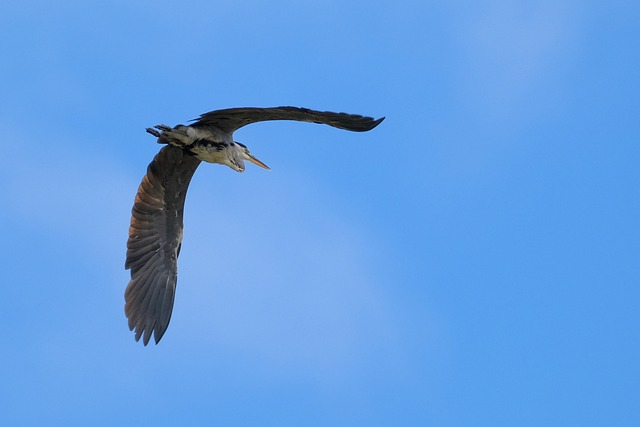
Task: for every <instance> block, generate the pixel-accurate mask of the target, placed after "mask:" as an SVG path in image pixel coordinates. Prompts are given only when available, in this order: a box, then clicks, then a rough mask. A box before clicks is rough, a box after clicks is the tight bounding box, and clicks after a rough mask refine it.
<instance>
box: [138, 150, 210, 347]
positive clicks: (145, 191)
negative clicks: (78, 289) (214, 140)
mask: <svg viewBox="0 0 640 427" xmlns="http://www.w3.org/2000/svg"><path fill="white" fill-rule="evenodd" d="M199 164H200V160H198V159H196V158H195V157H193V156H192V155H191V154H189V153H187V152H185V151H184V150H182V149H181V148H178V147H174V146H166V147H164V148H162V149H161V150H160V152H159V153H158V154H157V155H156V156H155V157H154V159H153V161H152V162H151V163H150V164H149V167H148V169H147V174H146V175H145V176H144V178H143V179H142V183H141V184H140V187H139V188H138V193H137V194H136V199H135V202H134V204H133V209H132V211H131V225H130V227H129V240H128V241H127V261H126V264H125V268H127V269H130V270H131V280H130V281H129V285H128V286H127V290H126V291H125V314H126V315H127V318H128V319H129V329H131V330H134V329H135V334H136V335H135V336H136V341H138V340H139V339H140V337H141V336H143V342H144V345H147V344H148V342H149V339H150V338H151V334H152V332H153V336H154V339H155V342H156V344H157V343H158V342H159V341H160V339H161V338H162V335H163V334H164V333H165V331H166V330H167V326H169V320H170V319H171V312H172V310H173V300H174V296H175V290H176V281H177V275H178V268H177V261H178V254H179V252H180V244H181V243H182V218H183V210H184V201H185V197H186V195H187V189H188V187H189V182H190V181H191V177H193V174H194V173H195V171H196V169H197V168H198V165H199Z"/></svg>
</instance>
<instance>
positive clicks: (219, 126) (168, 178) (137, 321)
mask: <svg viewBox="0 0 640 427" xmlns="http://www.w3.org/2000/svg"><path fill="white" fill-rule="evenodd" d="M268 120H295V121H300V122H310V123H318V124H325V125H329V126H333V127H335V128H339V129H345V130H350V131H354V132H366V131H369V130H371V129H373V128H375V127H376V126H377V125H378V124H380V122H382V120H384V117H383V118H381V119H378V120H374V119H373V118H371V117H364V116H359V115H354V114H346V113H332V112H322V111H314V110H309V109H306V108H297V107H274V108H229V109H225V110H216V111H211V112H208V113H205V114H202V115H200V117H199V118H198V119H195V120H193V121H192V122H193V123H191V124H190V125H178V126H175V127H170V126H166V125H157V126H155V127H154V128H148V129H147V132H148V133H150V134H151V135H153V136H155V137H157V138H158V140H157V141H158V143H159V144H165V145H166V146H165V147H163V148H162V149H161V150H160V152H159V153H158V154H157V155H156V156H155V157H154V159H153V161H152V162H151V163H150V164H149V167H148V168H147V174H146V175H145V176H144V178H142V183H141V184H140V187H139V188H138V193H137V194H136V197H135V202H134V204H133V209H132V211H131V224H130V226H129V240H128V241H127V260H126V263H125V268H126V269H130V270H131V280H130V281H129V284H128V285H127V289H126V291H125V308H124V310H125V314H126V316H127V318H128V320H129V329H130V330H132V331H133V330H134V329H135V339H136V341H138V340H140V338H141V337H142V338H143V343H144V345H147V344H148V343H149V339H150V338H151V335H152V333H153V337H154V340H155V342H156V344H157V343H158V342H159V341H160V339H161V338H162V336H163V335H164V333H165V331H166V330H167V326H168V325H169V320H170V319H171V312H172V311H173V301H174V297H175V291H176V282H177V277H178V264H177V262H178V255H179V254H180V246H181V244H182V230H183V226H182V217H183V209H184V201H185V197H186V195H187V189H188V187H189V182H190V181H191V177H192V176H193V174H194V173H195V171H196V169H197V168H198V166H199V165H200V162H203V161H204V162H209V163H219V164H222V165H227V166H229V167H230V168H231V169H233V170H235V171H237V172H243V171H244V169H245V161H247V162H251V163H254V164H256V165H258V166H260V167H262V168H265V169H269V167H268V166H267V165H265V164H264V163H262V162H261V161H260V160H258V159H257V158H256V157H255V156H253V154H251V152H250V151H249V149H248V148H247V147H246V146H245V145H243V144H241V143H239V142H237V141H234V140H233V132H234V131H236V130H237V129H240V128H241V127H243V126H246V125H248V124H251V123H256V122H262V121H268Z"/></svg>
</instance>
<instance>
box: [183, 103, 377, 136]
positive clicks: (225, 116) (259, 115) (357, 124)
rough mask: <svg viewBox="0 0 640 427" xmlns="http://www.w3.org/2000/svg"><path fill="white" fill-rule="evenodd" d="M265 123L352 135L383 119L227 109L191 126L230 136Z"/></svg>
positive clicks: (298, 110) (292, 110)
mask: <svg viewBox="0 0 640 427" xmlns="http://www.w3.org/2000/svg"><path fill="white" fill-rule="evenodd" d="M267 120H295V121H299V122H310V123H319V124H325V125H329V126H333V127H336V128H339V129H346V130H350V131H354V132H365V131H368V130H371V129H373V128H374V127H376V126H378V124H380V122H382V121H383V120H384V117H382V118H381V119H378V120H374V119H373V118H371V117H364V116H359V115H356V114H347V113H332V112H330V111H315V110H309V109H308V108H298V107H273V108H253V107H247V108H228V109H226V110H215V111H210V112H208V113H204V114H202V115H200V118H199V119H196V121H195V123H194V124H192V125H191V126H195V127H198V126H215V127H217V128H218V129H221V130H222V131H225V132H233V131H235V130H236V129H240V128H241V127H243V126H246V125H248V124H251V123H255V122H263V121H267Z"/></svg>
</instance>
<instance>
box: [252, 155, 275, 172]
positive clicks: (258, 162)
mask: <svg viewBox="0 0 640 427" xmlns="http://www.w3.org/2000/svg"><path fill="white" fill-rule="evenodd" d="M247 157H248V158H247V160H248V161H250V162H251V163H253V164H254V165H257V166H260V167H261V168H264V169H266V170H268V171H270V170H271V168H270V167H269V166H267V165H265V164H264V163H262V162H261V161H260V160H258V159H256V158H255V157H253V156H252V155H251V154H249V155H248V156H247Z"/></svg>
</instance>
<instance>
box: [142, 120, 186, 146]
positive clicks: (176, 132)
mask: <svg viewBox="0 0 640 427" xmlns="http://www.w3.org/2000/svg"><path fill="white" fill-rule="evenodd" d="M154 128H155V129H154ZM182 128H185V129H186V126H182V125H180V126H176V127H174V128H172V127H171V126H167V125H156V126H154V127H153V128H147V132H148V133H150V134H151V135H153V136H155V137H156V138H158V144H170V145H175V146H176V147H180V148H185V147H186V146H188V145H190V144H191V143H192V142H193V141H191V138H189V137H188V136H187V134H186V132H185V131H184V130H183V129H182Z"/></svg>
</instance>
